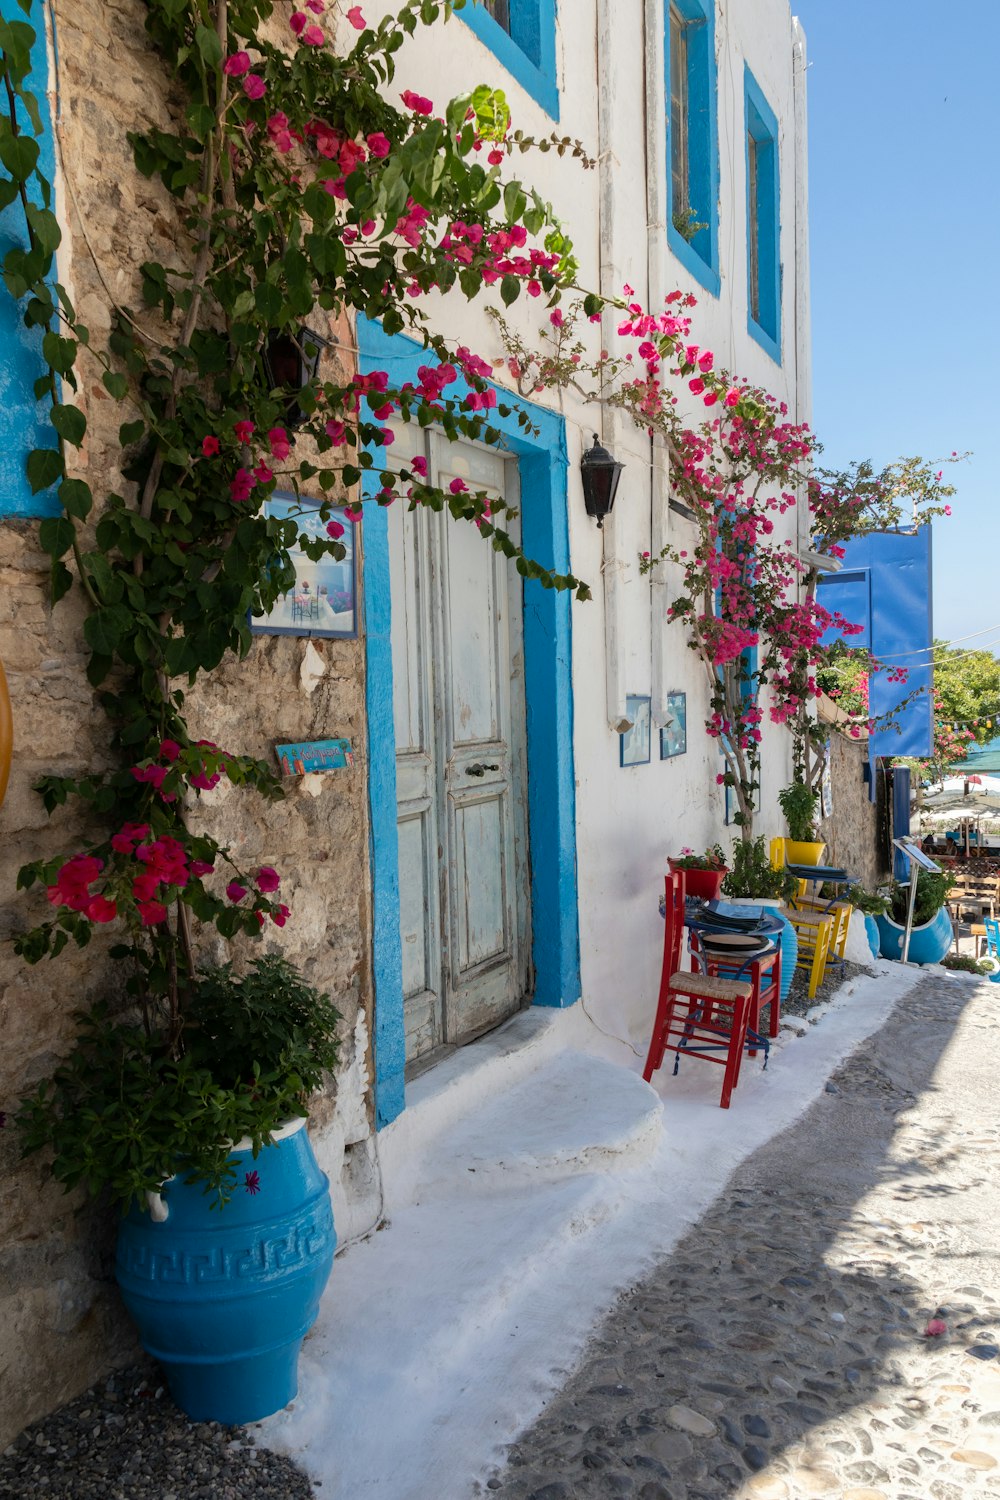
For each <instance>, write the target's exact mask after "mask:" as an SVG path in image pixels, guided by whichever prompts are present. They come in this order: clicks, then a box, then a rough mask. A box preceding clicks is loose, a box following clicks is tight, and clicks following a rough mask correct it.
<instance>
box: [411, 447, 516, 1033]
mask: <svg viewBox="0 0 1000 1500" xmlns="http://www.w3.org/2000/svg"><path fill="white" fill-rule="evenodd" d="M396 431H397V438H396V443H395V445H394V449H393V456H394V457H396V456H397V455H398V456H399V457H400V458H402V459H403V460H404V461H405V458H406V457H408V456H413V454H414V453H416V452H419V451H421V444H422V443H423V442H424V441H425V440H427V439H425V435H424V434H422V433H419V432H417V431H415V430H414V429H412V428H407V427H405V426H399V427H397V429H396ZM427 441H428V447H427V454H426V456H427V457H428V460H429V464H430V473H431V475H432V476H433V477H434V479H435V480H436V482H437V483H439V484H440V485H442V486H443V487H444V488H447V487H448V485H449V484H450V483H451V481H452V479H454V478H461V479H463V480H464V481H465V482H466V483H467V484H468V486H469V488H470V489H487V490H490V491H492V492H494V493H495V494H497V495H505V496H506V497H507V498H509V499H510V501H511V503H512V504H516V503H517V472H516V464H515V463H514V462H513V461H512V460H505V459H503V458H501V457H499V456H498V455H496V454H492V453H487V452H485V451H482V450H480V449H478V448H476V447H474V446H472V445H471V444H449V443H447V442H445V441H444V440H443V439H441V438H439V437H438V436H436V435H431V437H430V438H429V440H427ZM389 536H390V556H391V579H392V588H393V602H392V611H393V612H392V648H393V672H394V685H393V705H394V715H395V722H396V736H397V761H396V770H397V797H398V815H399V851H400V852H399V864H400V921H401V931H402V940H403V972H404V1008H405V1013H406V1040H407V1060H408V1062H413V1061H415V1060H416V1059H417V1058H419V1057H421V1056H424V1055H426V1054H427V1053H428V1052H429V1051H433V1050H434V1049H435V1048H436V1047H440V1046H442V1045H446V1044H455V1043H459V1042H462V1041H465V1040H468V1039H470V1038H471V1037H473V1036H475V1035H477V1034H478V1033H479V1032H481V1031H483V1030H485V1029H487V1028H488V1027H490V1026H493V1025H496V1024H497V1023H498V1022H499V1021H501V1020H503V1019H504V1018H505V1017H506V1016H508V1015H510V1014H512V1013H513V1012H514V1011H515V1010H517V1009H518V1008H519V1006H520V1005H521V1004H522V1003H524V999H525V995H526V991H527V986H528V974H529V962H528V955H529V953H530V944H529V940H528V931H527V925H528V910H529V900H528V889H527V879H528V862H527V818H526V812H525V790H526V781H525V770H526V752H525V728H524V682H523V650H522V646H521V607H520V595H521V582H520V578H519V576H518V574H517V573H516V570H515V569H513V568H512V567H511V566H510V564H509V563H508V562H507V560H506V559H505V558H504V557H503V556H502V555H501V554H499V553H497V552H494V550H493V548H492V547H490V546H489V544H488V542H487V541H486V540H485V539H484V538H483V537H481V536H480V535H479V534H478V532H477V530H476V528H475V527H474V526H473V525H471V524H469V523H467V522H461V521H454V520H452V518H451V517H450V516H448V515H444V514H434V513H433V512H430V511H428V512H414V513H410V512H408V511H406V510H405V509H403V508H402V507H401V506H400V505H396V506H394V507H392V509H391V511H390V518H389Z"/></svg>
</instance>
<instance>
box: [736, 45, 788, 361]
mask: <svg viewBox="0 0 1000 1500" xmlns="http://www.w3.org/2000/svg"><path fill="white" fill-rule="evenodd" d="M744 84H745V87H744V93H745V100H746V170H747V327H748V329H749V330H750V333H751V335H752V336H753V338H755V339H756V341H757V343H758V344H760V345H761V347H762V348H764V349H766V350H767V352H768V354H770V356H771V358H772V359H774V360H776V361H777V363H778V364H779V365H780V363H781V247H780V235H781V213H780V207H781V205H780V173H779V158H778V121H777V117H776V115H775V113H774V111H773V110H772V109H771V106H770V105H769V104H768V102H767V100H766V99H765V97H764V95H763V93H762V91H761V89H760V86H759V84H758V83H757V80H756V79H755V78H754V76H753V74H752V73H751V72H750V69H749V68H747V69H746V72H745V74H744Z"/></svg>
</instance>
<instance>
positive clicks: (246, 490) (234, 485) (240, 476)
mask: <svg viewBox="0 0 1000 1500" xmlns="http://www.w3.org/2000/svg"><path fill="white" fill-rule="evenodd" d="M256 483H257V481H256V479H255V478H254V477H253V475H252V474H251V473H250V470H249V469H237V470H236V478H235V479H231V480H230V481H229V493H230V494H231V495H232V497H233V499H234V500H236V501H241V500H249V499H250V492H251V490H252V489H253V487H254V485H255V484H256Z"/></svg>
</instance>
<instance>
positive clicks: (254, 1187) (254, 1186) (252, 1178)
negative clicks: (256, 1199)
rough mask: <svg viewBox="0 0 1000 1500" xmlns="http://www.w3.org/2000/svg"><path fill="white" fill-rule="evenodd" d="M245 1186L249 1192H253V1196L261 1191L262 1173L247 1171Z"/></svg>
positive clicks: (244, 1180) (244, 1179)
mask: <svg viewBox="0 0 1000 1500" xmlns="http://www.w3.org/2000/svg"><path fill="white" fill-rule="evenodd" d="M243 1186H244V1187H245V1188H246V1190H247V1192H248V1193H250V1194H251V1196H253V1195H254V1194H256V1193H259V1192H260V1173H259V1172H256V1171H254V1172H247V1173H246V1175H245V1176H244V1178H243Z"/></svg>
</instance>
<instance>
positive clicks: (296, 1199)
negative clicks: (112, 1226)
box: [116, 1120, 337, 1425]
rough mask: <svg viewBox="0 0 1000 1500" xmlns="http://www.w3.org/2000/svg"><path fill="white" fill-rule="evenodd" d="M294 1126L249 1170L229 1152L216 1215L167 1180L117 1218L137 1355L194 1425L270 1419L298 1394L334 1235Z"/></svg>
mask: <svg viewBox="0 0 1000 1500" xmlns="http://www.w3.org/2000/svg"><path fill="white" fill-rule="evenodd" d="M304 1126H305V1121H304V1120H294V1121H292V1122H291V1123H290V1124H289V1125H286V1126H284V1127H282V1129H281V1130H280V1131H276V1132H275V1135H274V1137H273V1138H272V1144H271V1145H269V1146H266V1147H265V1148H264V1150H263V1151H261V1152H260V1153H259V1155H258V1156H257V1158H256V1160H255V1159H254V1156H253V1153H252V1152H251V1150H250V1149H249V1147H247V1149H243V1142H240V1144H239V1145H238V1146H236V1147H235V1148H234V1150H233V1161H234V1164H235V1168H236V1180H237V1186H236V1190H235V1192H234V1194H233V1196H232V1198H231V1199H230V1201H229V1202H228V1203H227V1204H226V1205H225V1207H224V1208H221V1209H219V1208H210V1207H209V1204H210V1203H211V1202H212V1201H213V1200H212V1197H211V1195H206V1194H205V1193H204V1192H203V1190H202V1184H199V1183H195V1184H193V1185H192V1186H190V1187H189V1186H188V1185H187V1184H185V1182H184V1181H183V1178H182V1177H180V1176H178V1177H174V1178H171V1180H170V1181H169V1182H167V1183H165V1184H164V1186H163V1189H162V1192H161V1194H159V1195H150V1212H148V1213H141V1212H140V1211H139V1210H138V1209H137V1208H133V1209H132V1211H131V1212H130V1213H129V1214H128V1215H127V1216H126V1218H125V1219H124V1221H123V1223H122V1227H121V1231H120V1233H119V1236H118V1254H117V1264H116V1274H117V1277H118V1285H119V1287H120V1288H121V1293H122V1299H123V1301H124V1303H125V1306H126V1307H127V1309H128V1311H129V1313H130V1314H131V1316H132V1318H133V1319H134V1321H135V1323H136V1326H137V1327H138V1329H139V1336H140V1338H141V1340H142V1344H143V1348H144V1349H146V1351H147V1352H148V1353H149V1354H152V1355H153V1357H154V1358H155V1359H158V1360H159V1361H160V1363H161V1364H162V1365H163V1367H164V1370H165V1372H166V1377H167V1383H168V1385H169V1387H170V1393H171V1395H172V1396H173V1398H174V1400H175V1401H176V1402H177V1405H178V1406H179V1407H180V1408H181V1410H182V1411H183V1412H186V1413H187V1415H188V1416H189V1417H191V1418H192V1419H193V1420H195V1421H202V1422H205V1421H214V1422H222V1423H225V1424H226V1425H236V1424H239V1423H242V1422H255V1421H258V1420H259V1419H260V1418H261V1417H266V1416H270V1414H271V1413H272V1412H275V1411H280V1410H281V1408H282V1407H283V1406H287V1405H288V1403H289V1401H291V1400H293V1398H294V1397H295V1394H296V1391H297V1389H298V1376H297V1365H298V1357H299V1349H300V1348H301V1345H302V1340H303V1338H304V1337H305V1335H306V1334H307V1333H308V1331H309V1329H310V1328H311V1327H312V1325H313V1323H314V1322H315V1321H316V1314H317V1312H318V1310H319V1299H320V1297H321V1295H322V1293H323V1289H324V1287H325V1286H326V1283H327V1280H328V1278H329V1275H330V1268H331V1266H332V1265H333V1253H334V1250H335V1248H336V1244H337V1236H336V1234H335V1232H334V1227H333V1210H332V1208H331V1205H330V1186H329V1182H328V1181H327V1178H326V1175H325V1173H323V1172H321V1171H320V1168H319V1165H318V1163H317V1161H316V1158H315V1156H314V1155H313V1150H312V1146H311V1145H310V1143H309V1137H308V1135H307V1133H306V1131H305V1128H304Z"/></svg>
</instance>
